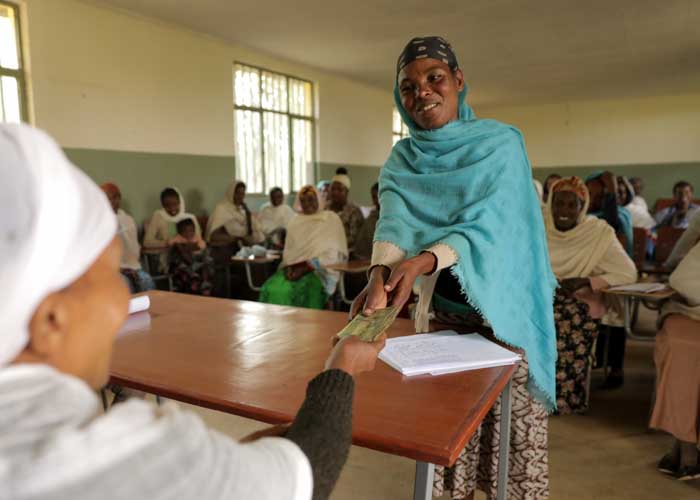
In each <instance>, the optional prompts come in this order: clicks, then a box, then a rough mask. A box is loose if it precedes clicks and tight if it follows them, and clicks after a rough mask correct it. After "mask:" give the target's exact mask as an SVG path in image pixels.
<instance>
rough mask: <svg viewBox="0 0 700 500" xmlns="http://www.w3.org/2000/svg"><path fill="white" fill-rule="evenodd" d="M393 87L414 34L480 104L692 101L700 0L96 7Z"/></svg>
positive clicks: (115, 2) (180, 2)
mask: <svg viewBox="0 0 700 500" xmlns="http://www.w3.org/2000/svg"><path fill="white" fill-rule="evenodd" d="M98 3H102V4H109V5H112V6H115V7H118V8H121V9H125V10H128V11H132V12H135V13H139V14H141V15H145V16H147V17H152V18H157V19H161V20H165V21H168V22H172V23H176V24H179V25H183V26H186V27H189V28H191V29H193V30H196V31H199V32H203V33H207V34H210V35H213V36H216V37H219V38H222V39H225V40H228V41H230V42H234V43H236V44H240V45H245V46H247V47H251V48H255V49H258V50H260V51H264V52H267V53H270V54H274V55H277V56H280V57H282V58H284V59H288V60H291V61H295V62H300V63H304V64H307V65H310V66H313V67H316V68H319V69H323V70H326V71H329V72H332V73H334V74H338V75H343V76H346V77H348V78H351V79H353V80H356V81H361V82H365V83H367V84H369V85H373V86H377V87H381V88H384V89H387V90H389V89H391V88H392V86H393V79H394V76H395V75H394V67H395V63H396V59H397V57H398V55H399V53H400V51H401V49H402V48H403V46H404V45H405V43H406V42H407V41H408V39H410V38H411V37H413V36H420V35H429V34H435V35H438V34H439V35H442V36H445V37H446V38H447V39H448V40H450V42H451V43H452V45H453V47H454V49H455V52H456V53H457V58H458V60H459V62H460V65H461V66H462V68H463V70H464V73H465V76H466V79H467V82H468V83H469V86H470V89H471V90H470V101H471V102H472V103H473V104H477V105H482V106H494V105H505V104H528V103H532V102H556V101H562V100H569V99H589V98H596V99H597V98H615V97H623V96H643V95H660V94H675V93H685V92H699V91H700V0H585V1H582V0H433V1H425V0H424V1H417V0H401V1H399V0H373V1H368V0H354V1H349V0H344V1H338V0H295V1H290V0H253V1H244V0H238V1H233V0H197V1H192V0H98Z"/></svg>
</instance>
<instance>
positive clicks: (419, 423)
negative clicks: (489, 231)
mask: <svg viewBox="0 0 700 500" xmlns="http://www.w3.org/2000/svg"><path fill="white" fill-rule="evenodd" d="M148 295H149V296H150V298H151V309H150V315H151V320H150V324H147V325H145V326H144V327H143V328H141V329H135V330H132V331H130V332H128V333H125V334H123V335H119V336H118V337H117V340H116V343H115V346H114V355H113V357H112V365H111V368H110V375H111V382H113V383H115V384H119V385H122V386H126V387H130V388H133V389H138V390H142V391H146V392H149V393H152V394H156V395H159V396H164V397H168V398H172V399H176V400H179V401H184V402H187V403H191V404H195V405H199V406H203V407H206V408H211V409H214V410H219V411H224V412H228V413H232V414H235V415H240V416H242V417H247V418H252V419H255V420H259V421H262V422H267V423H271V424H279V423H287V422H291V421H292V420H293V419H294V416H295V415H296V413H297V410H298V409H299V406H300V405H301V403H302V401H303V399H304V396H305V392H306V385H307V383H308V382H309V380H311V379H312V378H313V377H314V376H316V375H317V374H318V373H319V372H320V371H321V370H322V368H323V365H324V362H325V360H326V358H327V356H328V353H329V351H330V349H331V337H332V336H333V335H334V334H335V333H336V332H337V331H339V330H340V329H341V328H342V327H343V326H344V325H345V323H346V322H347V315H346V314H345V313H338V312H332V311H314V310H310V309H298V308H292V307H282V306H274V305H270V304H260V303H257V302H246V301H234V300H225V299H216V298H205V297H198V296H192V295H181V294H174V293H168V292H158V291H154V292H148ZM413 328H414V327H413V323H412V322H411V321H409V320H406V319H398V320H396V322H395V323H394V325H393V326H392V327H391V328H390V329H389V332H388V334H389V336H390V337H397V336H402V335H408V334H410V333H412V332H413ZM513 371H514V366H505V367H497V368H488V369H483V370H475V371H469V372H462V373H455V374H449V375H442V376H438V377H433V376H429V375H426V376H417V377H411V378H408V377H403V376H402V375H401V374H400V373H399V372H397V371H395V370H393V369H392V368H390V367H389V366H388V365H386V364H384V363H383V362H381V361H380V362H378V363H377V367H376V369H375V370H374V371H372V372H370V373H364V374H362V375H359V376H358V377H356V388H355V402H354V410H353V430H352V441H353V443H354V444H356V445H358V446H364V447H367V448H371V449H374V450H378V451H382V452H385V453H391V454H394V455H400V456H404V457H407V458H411V459H413V460H416V461H417V465H416V482H415V490H414V499H421V500H424V499H429V498H431V495H432V485H433V471H434V464H437V465H445V466H449V465H452V464H454V462H455V461H456V460H457V458H458V456H459V454H460V453H461V452H462V449H463V448H464V447H465V445H466V443H467V442H468V441H469V439H470V438H471V436H472V435H473V433H474V432H475V430H476V429H477V428H478V426H479V425H480V423H481V421H482V420H483V419H484V417H485V416H486V413H487V412H488V411H489V409H490V408H491V407H492V406H493V404H494V403H495V401H496V399H497V398H498V397H499V395H501V398H502V399H501V400H502V404H503V413H502V414H503V415H504V416H505V417H508V418H502V419H501V436H509V435H510V379H511V376H512V374H513ZM508 444H509V440H508V439H501V448H500V451H499V454H500V460H499V476H498V477H499V483H498V488H499V497H498V498H499V499H505V498H506V497H505V491H506V485H507V474H508V469H507V464H508V458H507V457H508Z"/></svg>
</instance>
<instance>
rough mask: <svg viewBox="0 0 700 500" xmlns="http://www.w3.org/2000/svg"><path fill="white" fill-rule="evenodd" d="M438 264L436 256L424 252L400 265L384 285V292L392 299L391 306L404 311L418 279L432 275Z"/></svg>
mask: <svg viewBox="0 0 700 500" xmlns="http://www.w3.org/2000/svg"><path fill="white" fill-rule="evenodd" d="M436 263H437V259H436V257H435V255H434V254H432V253H430V252H423V253H421V254H419V255H416V256H415V257H411V258H410V259H407V260H404V261H403V262H402V263H401V264H399V265H398V266H397V267H396V269H394V272H392V273H391V276H390V277H389V280H388V281H387V282H386V285H384V290H385V291H386V293H387V294H389V295H390V297H391V299H390V301H389V305H390V306H393V307H396V308H397V309H399V310H401V309H403V306H404V305H406V302H407V301H408V298H409V297H410V296H411V291H412V290H413V284H414V283H415V282H416V278H418V276H421V275H423V274H429V273H431V272H432V271H433V270H434V269H435V265H436Z"/></svg>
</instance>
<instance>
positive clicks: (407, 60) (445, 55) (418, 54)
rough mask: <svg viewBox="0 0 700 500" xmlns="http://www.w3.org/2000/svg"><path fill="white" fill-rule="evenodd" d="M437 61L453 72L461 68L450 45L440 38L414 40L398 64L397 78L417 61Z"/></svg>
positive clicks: (428, 37) (405, 48)
mask: <svg viewBox="0 0 700 500" xmlns="http://www.w3.org/2000/svg"><path fill="white" fill-rule="evenodd" d="M427 58H430V59H437V60H438V61H442V62H444V63H445V64H447V65H448V66H449V67H450V69H451V70H452V71H454V70H456V69H457V68H459V64H458V63H457V56H455V53H454V52H453V50H452V46H451V45H450V43H449V42H448V41H447V40H445V39H444V38H442V37H440V36H424V37H419V38H413V39H412V40H411V41H410V42H408V44H406V47H404V49H403V52H401V55H400V56H399V60H398V61H397V62H396V77H397V78H398V76H399V73H401V70H402V69H404V68H405V67H406V66H408V65H409V64H411V63H412V62H413V61H415V60H416V59H427Z"/></svg>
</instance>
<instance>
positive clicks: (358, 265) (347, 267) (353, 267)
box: [328, 260, 372, 305]
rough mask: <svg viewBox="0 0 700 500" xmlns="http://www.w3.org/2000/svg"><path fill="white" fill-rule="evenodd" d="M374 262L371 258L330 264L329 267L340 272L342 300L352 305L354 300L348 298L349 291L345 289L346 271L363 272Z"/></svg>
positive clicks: (339, 284) (339, 285) (339, 281)
mask: <svg viewBox="0 0 700 500" xmlns="http://www.w3.org/2000/svg"><path fill="white" fill-rule="evenodd" d="M371 265H372V262H371V261H369V260H351V261H349V262H342V263H340V264H334V265H332V266H328V269H330V270H332V271H338V272H339V273H340V280H338V291H339V292H340V300H342V301H343V302H344V303H345V304H347V305H352V300H351V299H348V297H347V293H346V291H345V273H348V274H362V273H366V272H367V271H369V268H370V267H371Z"/></svg>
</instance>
